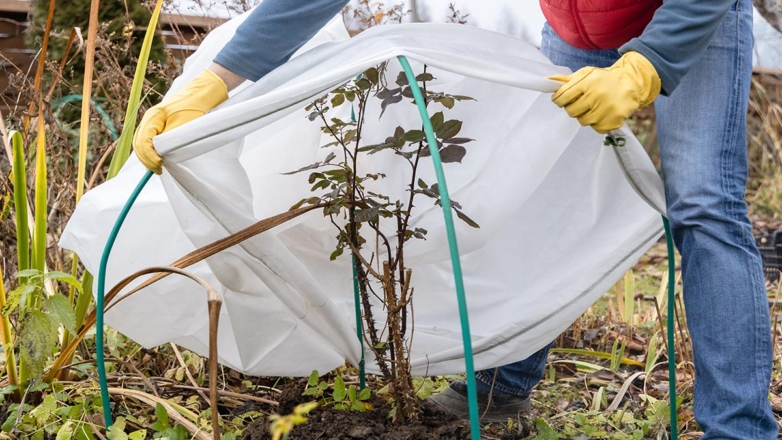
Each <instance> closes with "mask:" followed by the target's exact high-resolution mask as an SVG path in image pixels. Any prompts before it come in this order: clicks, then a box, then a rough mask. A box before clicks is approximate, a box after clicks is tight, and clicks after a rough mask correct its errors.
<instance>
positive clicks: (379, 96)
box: [377, 88, 402, 99]
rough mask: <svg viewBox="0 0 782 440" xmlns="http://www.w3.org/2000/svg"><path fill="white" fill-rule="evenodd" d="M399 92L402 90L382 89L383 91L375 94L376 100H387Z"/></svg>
mask: <svg viewBox="0 0 782 440" xmlns="http://www.w3.org/2000/svg"><path fill="white" fill-rule="evenodd" d="M400 90H402V89H400V88H396V89H388V88H386V89H383V90H381V91H379V92H377V99H388V98H390V97H392V96H394V95H396V94H398V93H399V91H400Z"/></svg>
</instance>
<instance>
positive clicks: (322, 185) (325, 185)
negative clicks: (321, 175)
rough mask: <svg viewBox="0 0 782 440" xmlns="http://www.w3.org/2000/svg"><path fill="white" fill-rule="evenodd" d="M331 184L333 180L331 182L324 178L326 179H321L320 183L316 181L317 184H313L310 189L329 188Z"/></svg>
mask: <svg viewBox="0 0 782 440" xmlns="http://www.w3.org/2000/svg"><path fill="white" fill-rule="evenodd" d="M330 184H331V182H329V181H328V180H326V179H324V180H321V181H319V182H318V183H316V184H314V185H312V188H310V191H317V190H319V189H325V188H328V187H329V185H330Z"/></svg>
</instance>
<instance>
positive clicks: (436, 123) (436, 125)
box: [429, 112, 445, 133]
mask: <svg viewBox="0 0 782 440" xmlns="http://www.w3.org/2000/svg"><path fill="white" fill-rule="evenodd" d="M429 120H430V121H431V122H432V128H433V129H434V131H435V133H436V132H437V131H438V130H440V127H441V126H442V125H443V121H445V115H443V112H437V113H435V114H433V115H432V117H431V118H429Z"/></svg>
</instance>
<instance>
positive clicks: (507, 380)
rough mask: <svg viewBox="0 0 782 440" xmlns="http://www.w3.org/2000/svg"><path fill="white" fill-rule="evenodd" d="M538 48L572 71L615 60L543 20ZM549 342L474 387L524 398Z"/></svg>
mask: <svg viewBox="0 0 782 440" xmlns="http://www.w3.org/2000/svg"><path fill="white" fill-rule="evenodd" d="M540 50H541V51H542V52H543V54H544V55H546V56H547V57H548V58H549V59H550V60H551V62H553V63H554V64H557V65H559V66H566V67H568V68H570V70H572V71H576V70H578V69H580V68H582V67H585V66H595V67H608V66H611V65H612V64H614V63H615V62H616V60H618V59H619V52H617V51H616V50H612V49H609V50H583V49H578V48H575V47H573V46H571V45H569V44H568V43H566V42H565V41H564V40H562V39H561V38H560V37H559V36H558V35H557V34H556V33H555V32H554V30H553V29H552V28H551V26H549V25H548V23H546V25H545V26H544V27H543V42H542V44H541V47H540ZM549 348H551V344H549V345H547V346H545V347H543V348H541V349H540V350H539V351H537V352H535V353H534V354H532V355H531V356H530V357H528V358H527V359H524V360H521V361H519V362H514V363H512V364H508V365H503V366H501V367H499V368H497V369H496V375H495V370H494V369H489V370H482V371H478V372H476V373H475V378H476V379H477V384H476V387H477V388H478V390H479V391H486V392H488V391H489V390H491V388H492V384H494V390H495V391H498V392H500V393H506V394H512V395H516V396H521V397H527V396H529V395H530V393H532V388H533V387H534V386H535V385H537V383H538V382H540V379H541V378H542V377H543V371H544V368H545V367H546V358H547V357H548V351H549Z"/></svg>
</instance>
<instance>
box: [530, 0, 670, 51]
mask: <svg viewBox="0 0 782 440" xmlns="http://www.w3.org/2000/svg"><path fill="white" fill-rule="evenodd" d="M662 3H663V2H662V0H540V7H541V9H542V10H543V15H545V16H546V20H548V22H549V24H550V25H551V27H552V28H553V29H554V31H555V32H556V33H557V35H559V36H560V37H561V38H562V39H563V40H565V41H566V42H567V43H568V44H570V45H571V46H575V47H578V48H581V49H616V48H618V47H620V46H621V45H623V44H625V43H627V42H628V41H630V39H632V38H634V37H637V36H639V35H641V33H642V32H643V31H644V29H645V28H646V25H647V24H649V22H650V21H651V20H652V16H653V15H654V11H655V10H656V9H657V8H659V7H660V5H662Z"/></svg>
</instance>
